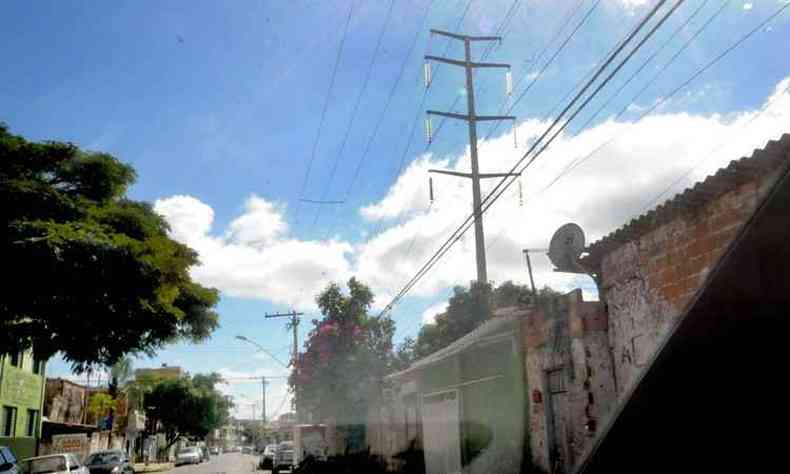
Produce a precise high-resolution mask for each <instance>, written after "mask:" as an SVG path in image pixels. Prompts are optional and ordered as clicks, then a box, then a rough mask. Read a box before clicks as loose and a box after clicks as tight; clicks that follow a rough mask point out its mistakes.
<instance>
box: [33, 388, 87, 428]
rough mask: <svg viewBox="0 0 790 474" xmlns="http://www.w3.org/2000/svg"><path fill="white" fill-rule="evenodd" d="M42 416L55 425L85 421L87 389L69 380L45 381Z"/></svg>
mask: <svg viewBox="0 0 790 474" xmlns="http://www.w3.org/2000/svg"><path fill="white" fill-rule="evenodd" d="M46 387H47V388H46V392H45V396H44V416H45V417H46V418H47V420H49V421H51V422H55V423H67V424H73V425H76V424H81V423H83V422H84V421H85V406H86V405H87V396H88V389H87V388H86V387H85V386H84V385H80V384H78V383H75V382H72V381H70V380H66V379H61V378H56V379H47V384H46Z"/></svg>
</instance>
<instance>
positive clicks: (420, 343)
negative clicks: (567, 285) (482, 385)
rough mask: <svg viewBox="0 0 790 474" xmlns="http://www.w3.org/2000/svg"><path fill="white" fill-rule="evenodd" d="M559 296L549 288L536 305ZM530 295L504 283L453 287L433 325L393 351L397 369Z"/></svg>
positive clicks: (520, 287) (543, 291)
mask: <svg viewBox="0 0 790 474" xmlns="http://www.w3.org/2000/svg"><path fill="white" fill-rule="evenodd" d="M558 295H559V293H558V292H556V291H554V290H552V289H551V288H549V287H544V288H542V289H541V290H539V291H538V298H537V299H538V301H537V303H538V304H543V303H544V302H546V301H548V300H549V299H551V298H553V297H556V296H558ZM532 299H533V298H532V291H531V290H530V289H529V288H528V287H527V286H524V285H517V284H515V283H513V282H512V281H506V282H505V283H503V284H501V285H500V286H499V287H497V288H496V289H492V288H491V286H490V285H480V284H477V283H474V284H472V286H471V287H470V288H469V289H467V288H464V287H460V286H457V287H455V288H453V295H452V296H451V297H450V300H449V302H448V306H447V310H446V311H445V312H444V313H442V314H439V315H437V316H436V318H435V322H434V323H432V324H425V325H423V326H422V328H420V332H419V333H418V335H417V338H416V339H407V340H405V341H404V342H403V343H402V344H401V345H400V346H399V347H398V348H397V350H396V352H395V356H396V360H397V361H398V364H399V365H400V366H401V367H405V366H408V364H409V363H411V362H412V361H414V360H415V359H420V358H422V357H425V356H427V355H429V354H432V353H434V352H436V351H438V350H439V349H442V348H444V347H447V346H448V345H450V344H452V343H453V342H454V341H456V340H458V339H459V338H461V337H462V336H464V335H466V334H468V333H470V332H471V331H473V330H474V329H475V328H477V327H478V326H479V325H480V324H481V323H483V322H484V321H486V320H487V319H489V318H490V317H491V315H492V312H493V311H494V310H495V309H497V308H504V307H508V306H518V305H520V304H525V303H527V302H529V301H531V300H532Z"/></svg>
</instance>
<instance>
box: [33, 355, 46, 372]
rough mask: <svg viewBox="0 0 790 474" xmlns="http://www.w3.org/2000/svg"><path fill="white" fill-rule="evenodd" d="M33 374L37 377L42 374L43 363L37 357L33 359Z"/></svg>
mask: <svg viewBox="0 0 790 474" xmlns="http://www.w3.org/2000/svg"><path fill="white" fill-rule="evenodd" d="M33 373H34V374H37V375H41V374H43V373H44V361H43V360H41V359H39V358H38V357H34V358H33Z"/></svg>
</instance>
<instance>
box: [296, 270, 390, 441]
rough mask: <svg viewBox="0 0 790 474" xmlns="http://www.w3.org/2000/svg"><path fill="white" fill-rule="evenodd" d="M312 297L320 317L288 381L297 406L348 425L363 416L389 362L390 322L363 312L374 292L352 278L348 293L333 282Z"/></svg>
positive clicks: (319, 416)
mask: <svg viewBox="0 0 790 474" xmlns="http://www.w3.org/2000/svg"><path fill="white" fill-rule="evenodd" d="M316 301H317V303H318V307H319V309H320V310H321V314H322V318H321V319H320V320H317V319H316V320H313V329H312V330H311V331H310V333H309V335H308V337H307V340H306V341H305V344H304V351H303V352H301V353H300V354H299V358H298V361H297V364H296V367H295V369H294V371H293V372H292V373H291V377H290V379H289V383H290V386H291V388H292V389H293V391H294V394H295V398H296V404H297V406H298V407H299V409H300V410H307V411H309V412H311V413H313V414H315V415H316V416H317V418H318V419H320V420H327V419H330V418H333V419H335V420H336V421H337V423H338V425H339V426H340V427H341V429H350V427H352V426H354V425H359V424H361V423H362V422H363V418H364V416H365V406H366V404H367V403H368V400H369V397H370V395H371V394H372V393H373V391H374V390H375V388H376V384H377V383H378V381H379V380H380V378H381V377H382V376H383V375H385V374H386V373H388V372H389V371H390V370H391V368H392V336H393V334H394V331H395V325H394V323H393V321H392V320H391V319H389V318H380V317H376V316H371V315H369V314H368V310H369V309H370V306H371V303H372V302H373V294H372V293H371V291H370V289H369V288H368V287H367V286H366V285H364V284H363V283H361V282H359V281H357V280H356V279H355V278H351V279H350V280H349V281H348V292H347V293H345V292H343V291H342V289H341V288H340V286H339V285H337V284H335V283H332V284H330V285H329V286H327V288H326V289H325V290H324V291H323V292H322V293H321V294H320V295H318V297H317V299H316Z"/></svg>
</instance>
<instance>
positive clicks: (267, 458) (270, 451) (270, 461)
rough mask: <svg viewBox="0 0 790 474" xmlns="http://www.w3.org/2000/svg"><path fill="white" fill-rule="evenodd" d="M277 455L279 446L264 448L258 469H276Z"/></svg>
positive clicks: (269, 445) (271, 445)
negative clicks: (275, 457) (275, 460)
mask: <svg viewBox="0 0 790 474" xmlns="http://www.w3.org/2000/svg"><path fill="white" fill-rule="evenodd" d="M275 454H277V445H276V444H268V445H266V447H265V448H263V454H261V457H260V460H259V461H258V468H259V469H265V470H267V471H271V470H272V468H273V467H274V456H275Z"/></svg>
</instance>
